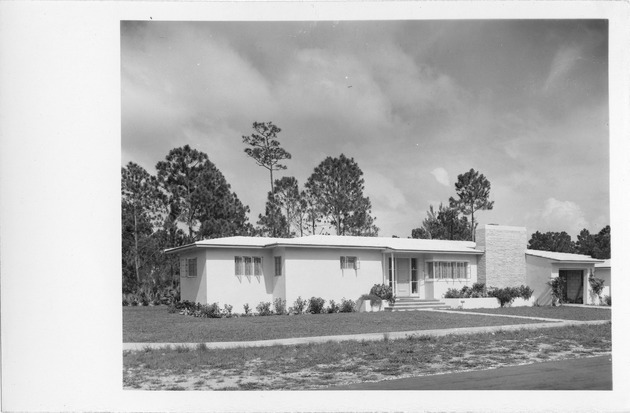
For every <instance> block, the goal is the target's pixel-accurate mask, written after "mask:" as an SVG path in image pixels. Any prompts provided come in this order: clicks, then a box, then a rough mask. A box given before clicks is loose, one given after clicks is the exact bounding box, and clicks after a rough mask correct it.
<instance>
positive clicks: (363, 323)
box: [123, 306, 536, 343]
mask: <svg viewBox="0 0 630 413" xmlns="http://www.w3.org/2000/svg"><path fill="white" fill-rule="evenodd" d="M533 322H536V321H534V320H528V319H516V318H508V317H493V316H488V317H484V316H480V315H475V314H465V313H457V314H449V313H440V312H428V311H406V312H378V313H338V314H316V315H315V314H314V315H300V316H269V317H240V318H221V319H216V318H195V317H191V316H184V315H180V314H177V313H174V314H169V313H168V311H167V308H166V307H164V306H157V307H123V341H124V342H125V343H152V342H153V343H204V342H218V341H251V340H270V339H277V338H292V337H310V336H331V335H341V334H361V333H385V332H394V331H413V330H434V329H444V328H458V327H481V326H496V325H511V324H524V323H533Z"/></svg>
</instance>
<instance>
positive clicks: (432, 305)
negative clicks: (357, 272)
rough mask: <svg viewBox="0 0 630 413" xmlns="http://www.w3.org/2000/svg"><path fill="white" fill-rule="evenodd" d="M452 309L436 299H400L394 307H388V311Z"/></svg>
mask: <svg viewBox="0 0 630 413" xmlns="http://www.w3.org/2000/svg"><path fill="white" fill-rule="evenodd" d="M450 308H451V307H450V306H448V305H446V304H444V303H443V302H441V301H440V300H436V299H419V298H409V297H404V298H399V299H396V302H395V303H394V305H390V306H389V307H386V308H385V310H386V311H414V310H428V309H433V310H445V309H450Z"/></svg>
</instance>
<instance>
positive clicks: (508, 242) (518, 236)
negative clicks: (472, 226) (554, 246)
mask: <svg viewBox="0 0 630 413" xmlns="http://www.w3.org/2000/svg"><path fill="white" fill-rule="evenodd" d="M475 237H476V242H477V249H480V250H482V251H484V254H483V255H482V256H481V258H480V259H479V262H478V268H477V279H478V281H479V282H482V283H485V284H486V287H498V288H503V287H518V286H519V285H521V284H523V285H524V284H525V283H526V268H525V250H526V249H527V231H526V229H525V228H524V227H508V226H503V225H484V226H483V227H480V228H477V231H476V232H475Z"/></svg>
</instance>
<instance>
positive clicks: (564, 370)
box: [325, 355, 612, 390]
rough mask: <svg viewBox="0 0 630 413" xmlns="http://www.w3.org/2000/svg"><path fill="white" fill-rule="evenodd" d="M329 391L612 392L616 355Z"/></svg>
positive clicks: (349, 386)
mask: <svg viewBox="0 0 630 413" xmlns="http://www.w3.org/2000/svg"><path fill="white" fill-rule="evenodd" d="M325 390H612V356H610V355H609V356H599V357H589V358H582V359H572V360H561V361H550V362H545V363H535V364H528V365H524V366H513V367H501V368H498V369H493V370H482V371H470V372H465V373H450V374H440V375H435V376H424V377H409V378H405V379H396V380H387V381H381V382H376V383H358V384H351V385H347V386H339V387H331V388H327V389H325Z"/></svg>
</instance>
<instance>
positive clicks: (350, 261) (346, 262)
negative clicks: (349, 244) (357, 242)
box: [339, 257, 359, 270]
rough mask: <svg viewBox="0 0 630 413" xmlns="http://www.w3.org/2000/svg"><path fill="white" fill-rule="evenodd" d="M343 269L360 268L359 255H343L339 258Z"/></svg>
mask: <svg viewBox="0 0 630 413" xmlns="http://www.w3.org/2000/svg"><path fill="white" fill-rule="evenodd" d="M339 261H340V263H341V269H342V270H358V269H359V259H358V258H357V257H341V258H340V259H339Z"/></svg>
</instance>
